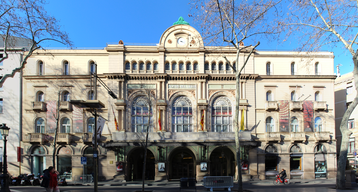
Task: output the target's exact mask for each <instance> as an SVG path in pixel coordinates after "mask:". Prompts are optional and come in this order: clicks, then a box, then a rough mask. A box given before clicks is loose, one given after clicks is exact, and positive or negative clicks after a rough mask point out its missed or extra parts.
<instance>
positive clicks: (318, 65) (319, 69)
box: [314, 62, 321, 75]
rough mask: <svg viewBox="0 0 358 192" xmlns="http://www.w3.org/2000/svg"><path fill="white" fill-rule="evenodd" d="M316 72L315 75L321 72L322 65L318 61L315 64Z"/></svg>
mask: <svg viewBox="0 0 358 192" xmlns="http://www.w3.org/2000/svg"><path fill="white" fill-rule="evenodd" d="M314 72H315V75H320V74H321V66H320V64H319V63H318V62H317V63H315V64H314Z"/></svg>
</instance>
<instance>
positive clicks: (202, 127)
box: [200, 110, 205, 131]
mask: <svg viewBox="0 0 358 192" xmlns="http://www.w3.org/2000/svg"><path fill="white" fill-rule="evenodd" d="M204 113H205V110H203V114H202V115H201V120H200V125H201V130H202V131H204Z"/></svg>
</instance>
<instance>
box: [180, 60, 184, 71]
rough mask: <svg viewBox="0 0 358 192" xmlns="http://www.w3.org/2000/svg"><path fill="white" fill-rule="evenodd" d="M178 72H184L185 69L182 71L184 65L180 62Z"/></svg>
mask: <svg viewBox="0 0 358 192" xmlns="http://www.w3.org/2000/svg"><path fill="white" fill-rule="evenodd" d="M179 70H180V71H183V70H185V69H184V63H183V62H180V63H179Z"/></svg>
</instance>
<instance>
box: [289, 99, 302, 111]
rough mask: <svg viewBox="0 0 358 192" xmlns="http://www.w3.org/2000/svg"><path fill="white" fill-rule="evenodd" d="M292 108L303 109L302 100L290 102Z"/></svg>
mask: <svg viewBox="0 0 358 192" xmlns="http://www.w3.org/2000/svg"><path fill="white" fill-rule="evenodd" d="M290 109H291V110H299V111H301V110H302V102H301V101H291V102H290Z"/></svg>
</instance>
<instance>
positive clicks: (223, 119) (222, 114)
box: [212, 97, 232, 132]
mask: <svg viewBox="0 0 358 192" xmlns="http://www.w3.org/2000/svg"><path fill="white" fill-rule="evenodd" d="M212 122H213V125H212V126H213V127H212V130H213V132H231V131H232V129H231V126H232V123H231V122H232V106H231V102H230V100H229V99H228V98H227V97H218V98H217V99H215V101H214V103H213V107H212Z"/></svg>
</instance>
